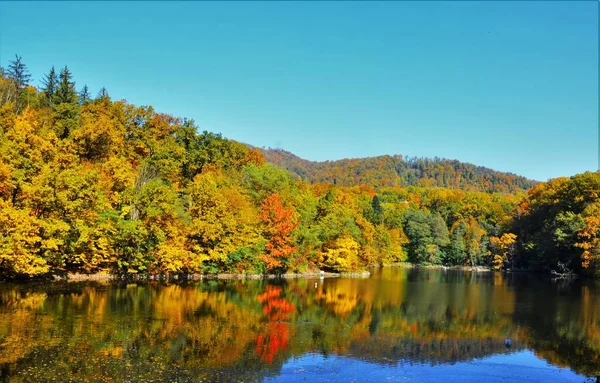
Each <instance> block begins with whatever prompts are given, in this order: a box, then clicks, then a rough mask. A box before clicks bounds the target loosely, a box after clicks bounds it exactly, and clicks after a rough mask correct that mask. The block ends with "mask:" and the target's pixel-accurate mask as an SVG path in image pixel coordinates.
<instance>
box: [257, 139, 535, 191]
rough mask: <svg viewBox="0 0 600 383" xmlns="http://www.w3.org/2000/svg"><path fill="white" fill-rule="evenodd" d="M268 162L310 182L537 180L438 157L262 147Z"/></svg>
mask: <svg viewBox="0 0 600 383" xmlns="http://www.w3.org/2000/svg"><path fill="white" fill-rule="evenodd" d="M261 152H262V154H263V156H264V157H265V160H266V161H267V162H270V163H272V164H275V165H278V166H281V167H284V168H285V169H287V170H288V171H290V172H292V173H293V174H296V175H297V176H298V177H300V178H302V179H304V180H306V181H308V182H311V183H319V182H323V183H332V184H337V185H345V186H352V185H358V184H368V185H372V186H375V187H385V186H410V185H417V186H430V187H435V186H438V187H446V188H451V189H463V190H471V191H485V192H500V193H512V192H515V191H517V190H526V189H529V188H531V187H532V186H533V185H535V184H536V181H532V180H529V179H527V178H525V177H522V176H518V175H516V174H512V173H503V172H498V171H495V170H492V169H488V168H485V167H482V166H476V165H473V164H470V163H465V162H460V161H457V160H448V159H441V158H437V157H436V158H434V159H429V158H418V157H403V156H401V155H394V156H388V155H386V156H378V157H368V158H353V159H343V160H337V161H325V162H314V161H308V160H305V159H302V158H300V157H298V156H296V155H294V154H293V153H290V152H287V151H285V150H282V149H271V148H269V149H261Z"/></svg>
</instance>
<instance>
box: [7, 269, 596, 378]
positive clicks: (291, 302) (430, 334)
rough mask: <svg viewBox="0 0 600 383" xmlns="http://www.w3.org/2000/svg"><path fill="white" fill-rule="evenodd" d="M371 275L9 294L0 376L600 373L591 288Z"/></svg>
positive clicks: (485, 276)
mask: <svg viewBox="0 0 600 383" xmlns="http://www.w3.org/2000/svg"><path fill="white" fill-rule="evenodd" d="M375 273H379V278H372V279H366V280H364V279H360V280H359V279H326V280H324V281H319V280H302V279H300V280H289V281H276V282H266V281H227V282H225V281H210V282H209V283H200V284H187V285H186V284H170V285H160V284H131V285H109V284H69V285H53V286H52V287H50V288H34V287H31V286H16V287H13V288H6V289H4V290H2V291H0V376H1V377H2V378H1V379H0V381H11V379H12V378H11V377H14V378H15V379H17V378H18V376H21V378H23V377H24V376H25V375H23V374H25V373H27V374H30V375H27V379H28V380H31V379H34V380H38V381H40V380H41V381H43V380H49V379H51V378H57V379H59V378H60V379H63V378H64V379H63V380H65V379H67V380H68V379H73V380H85V379H88V380H94V379H105V380H109V381H110V380H112V381H121V380H124V379H125V380H127V379H130V380H145V381H150V380H155V381H157V380H160V381H164V380H174V381H194V380H199V379H201V378H204V379H209V380H213V379H220V380H231V379H235V380H240V379H241V380H244V381H254V380H261V379H262V378H263V377H265V376H269V375H273V374H277V373H278V371H279V370H280V368H281V366H282V365H283V363H284V362H285V361H286V360H288V359H289V358H290V357H291V356H292V355H295V356H300V355H302V354H305V353H307V352H317V353H322V354H324V355H328V354H339V355H348V356H350V357H356V358H360V359H363V360H368V361H371V362H375V363H385V364H395V363H403V362H419V363H430V364H438V363H452V362H457V361H466V360H470V359H473V358H480V357H485V356H487V355H492V354H497V353H503V352H510V351H514V350H518V349H521V348H522V347H524V346H527V347H530V348H533V349H534V350H535V352H536V354H537V355H538V356H540V357H543V358H545V359H547V360H548V361H549V362H551V363H553V364H556V365H559V366H570V367H572V368H573V369H574V370H575V371H577V372H580V373H585V374H587V375H588V376H595V375H597V374H598V371H599V370H600V369H599V368H598V366H599V365H600V361H599V359H598V358H599V357H600V299H599V298H600V296H599V290H598V288H597V286H592V285H586V284H582V283H581V282H577V283H578V284H577V285H575V286H573V287H572V288H570V289H565V288H564V287H563V288H560V289H559V288H558V287H556V286H554V287H553V285H550V284H548V283H546V282H544V281H542V280H539V278H535V277H530V276H519V275H508V276H506V275H503V274H500V273H494V274H492V273H474V272H471V273H468V272H457V271H451V270H448V271H439V270H425V271H423V270H421V271H419V270H405V269H382V270H376V271H375ZM315 283H316V287H315ZM540 292H543V293H542V294H540ZM540 297H542V298H540ZM506 337H510V338H512V339H513V343H512V347H511V348H510V349H507V348H506V347H505V345H504V340H505V338H506ZM44 364H45V366H44ZM40 366H44V367H43V368H40ZM132 374H133V375H132ZM60 379H59V380H60ZM17 380H18V379H17ZM17 380H15V381H17Z"/></svg>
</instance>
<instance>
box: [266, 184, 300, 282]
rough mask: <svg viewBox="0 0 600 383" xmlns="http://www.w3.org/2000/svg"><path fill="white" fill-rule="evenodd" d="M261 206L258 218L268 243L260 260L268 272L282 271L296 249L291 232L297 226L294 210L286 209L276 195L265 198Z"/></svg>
mask: <svg viewBox="0 0 600 383" xmlns="http://www.w3.org/2000/svg"><path fill="white" fill-rule="evenodd" d="M261 205H262V210H261V212H260V218H261V220H262V221H263V222H264V223H265V224H266V226H265V232H264V235H265V237H266V238H267V240H268V242H267V244H266V246H265V248H266V251H265V254H263V255H261V256H260V259H261V260H262V261H263V262H265V264H266V266H267V269H268V270H269V271H273V270H277V269H282V268H284V267H285V266H286V264H287V260H288V258H289V257H290V256H291V255H292V254H293V253H294V252H295V251H296V249H297V247H296V246H294V239H293V238H292V232H293V231H294V229H296V227H297V226H298V222H297V221H296V219H295V218H294V209H293V208H291V207H290V208H287V209H286V208H285V206H284V205H283V202H282V201H281V197H280V196H279V194H277V193H275V194H271V195H270V196H268V197H266V198H265V199H264V201H262V203H261Z"/></svg>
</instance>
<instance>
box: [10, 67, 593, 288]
mask: <svg viewBox="0 0 600 383" xmlns="http://www.w3.org/2000/svg"><path fill="white" fill-rule="evenodd" d="M29 81H30V75H29V72H28V70H27V67H26V66H25V65H24V64H23V62H22V61H21V59H20V58H17V59H16V60H14V61H12V62H10V64H9V66H8V68H7V70H2V71H1V74H0V274H1V275H2V276H4V277H23V276H36V275H47V274H51V273H64V272H85V273H95V272H111V273H197V272H202V273H218V272H228V273H285V272H291V271H299V272H302V271H306V270H316V269H317V268H319V269H324V270H331V271H357V270H364V269H365V268H366V267H367V266H370V265H389V264H394V263H398V262H404V261H409V262H413V263H420V264H445V265H469V266H473V265H489V266H493V267H495V268H497V269H501V268H511V267H522V266H527V267H535V268H541V269H553V268H556V267H557V266H558V265H559V262H560V263H561V264H565V265H566V267H568V268H570V269H573V270H575V271H577V272H595V271H596V270H598V269H599V268H600V265H599V263H598V258H599V255H598V248H599V247H600V246H599V238H600V232H599V230H600V223H599V221H600V218H599V216H600V214H599V206H600V202H599V201H600V199H599V195H598V194H599V191H600V173H598V172H596V173H586V174H583V175H579V176H576V177H572V178H570V179H568V178H564V179H558V180H553V181H551V182H549V183H545V184H544V183H542V184H538V185H536V186H535V187H534V188H533V189H532V190H530V191H529V193H528V194H527V195H526V194H525V192H520V191H518V189H519V188H517V187H516V186H515V185H516V182H517V180H518V178H510V177H508V178H506V181H505V183H504V184H503V185H505V186H506V188H507V190H512V189H514V190H517V192H516V193H487V192H482V191H472V190H459V189H456V188H455V187H461V185H463V184H461V182H463V181H461V180H462V178H463V175H464V174H467V172H466V170H465V171H462V172H461V173H460V176H459V175H458V173H456V171H455V173H454V174H455V177H457V178H456V179H457V180H458V184H457V185H454V188H452V189H450V188H429V187H426V186H432V184H427V183H425V184H424V185H411V186H408V187H400V186H390V187H384V186H385V185H387V181H385V182H375V181H373V185H376V186H378V188H374V187H373V186H369V185H357V186H346V185H344V182H331V183H315V184H310V183H307V182H305V181H303V180H299V179H295V178H293V177H292V176H291V175H290V173H289V172H287V171H286V170H284V169H282V168H280V167H277V166H274V165H272V164H268V163H265V161H264V158H263V156H262V155H261V153H260V152H259V151H258V150H255V149H250V148H248V147H247V146H246V145H244V144H241V143H238V142H235V141H231V140H228V139H226V138H224V137H222V136H221V135H220V134H215V133H210V132H206V131H202V130H201V129H199V127H197V126H196V125H195V124H194V122H193V121H191V120H187V119H182V118H178V117H174V116H171V115H168V114H163V113H159V112H157V111H155V110H154V109H153V108H152V107H150V106H135V105H132V104H130V103H128V102H126V101H124V100H121V101H117V100H111V98H110V96H109V94H108V92H107V91H106V89H101V90H100V91H99V92H98V94H97V96H96V97H92V96H90V91H89V89H88V88H87V86H82V87H80V90H79V92H77V89H76V85H75V82H74V79H73V76H72V74H71V73H70V71H69V69H68V67H66V66H65V67H64V68H62V69H61V70H60V71H58V72H57V71H55V69H54V68H52V69H51V70H50V71H49V72H48V73H47V74H46V75H45V79H44V86H43V87H42V88H41V89H36V88H34V87H32V86H31V85H29ZM398 161H399V159H396V160H394V159H393V158H391V159H390V161H389V162H388V163H387V164H388V165H389V167H390V169H397V167H395V166H396V165H395V164H397V163H398ZM369 163H370V164H371V165H370V166H373V169H372V170H373V172H374V174H375V173H377V174H381V172H379V173H378V172H377V169H378V168H377V167H375V164H376V162H372V163H371V162H369ZM415 163H418V161H416V162H415ZM424 163H428V164H430V165H431V166H432V169H433V168H435V167H436V166H438V165H439V166H441V164H445V163H446V162H443V161H441V162H440V161H438V162H435V161H433V162H424ZM388 165H384V164H383V163H382V164H381V165H380V167H381V168H386V166H388ZM392 165H393V166H394V167H392ZM423 166H425V165H423ZM427 166H429V165H427ZM464 166H465V169H467V168H469V166H470V165H464ZM348 169H350V170H347V172H348V173H353V172H354V170H352V169H353V168H352V167H351V166H348ZM448 169H449V170H448V174H450V173H451V171H450V170H451V169H460V167H459V166H458V165H457V166H456V167H454V166H450V167H449V168H448ZM394 171H395V170H394ZM394 174H396V176H398V177H400V174H402V173H394ZM435 174H438V173H435V172H433V173H431V175H428V177H431V178H428V179H431V180H436V179H437V180H439V182H442V183H444V182H453V181H452V177H450V178H444V177H443V176H439V177H438V176H436V175H435ZM440 174H441V173H440ZM473 174H476V173H473ZM482 174H483V173H482ZM489 174H490V177H491V176H492V175H493V176H494V177H499V176H498V175H497V174H495V173H489ZM374 177H375V176H374ZM407 177H408V176H407ZM415 177H417V176H415ZM436 177H437V178H436ZM482 177H483V178H481V180H485V179H488V178H485V176H484V175H482ZM459 178H460V179H459ZM407 179H408V178H407ZM490 180H491V178H490ZM509 180H512V181H510V182H509ZM411 182H412V181H411ZM419 182H420V181H419ZM419 182H417V183H419ZM436 182H437V181H436ZM465 182H466V181H465ZM482 182H483V181H482ZM489 182H490V183H489V184H485V183H482V188H483V189H487V188H491V187H492V185H493V183H492V181H489ZM511 182H512V183H511ZM523 182H525V181H523ZM527 182H529V181H527ZM434 184H435V183H434ZM464 185H470V184H464ZM484 185H487V186H484ZM498 185H500V184H498ZM509 185H513V186H509ZM524 185H525V183H524V184H523V186H524ZM497 187H500V186H497ZM466 188H467V189H472V188H471V187H466ZM503 191H504V192H505V191H506V190H503Z"/></svg>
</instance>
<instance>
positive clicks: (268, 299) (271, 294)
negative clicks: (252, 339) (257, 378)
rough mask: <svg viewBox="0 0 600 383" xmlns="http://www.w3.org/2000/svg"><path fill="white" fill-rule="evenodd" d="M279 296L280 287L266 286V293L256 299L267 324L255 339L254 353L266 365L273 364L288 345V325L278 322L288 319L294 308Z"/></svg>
mask: <svg viewBox="0 0 600 383" xmlns="http://www.w3.org/2000/svg"><path fill="white" fill-rule="evenodd" d="M280 295H281V287H277V286H267V291H265V292H264V293H262V294H260V295H259V296H258V297H257V299H258V301H259V302H261V303H262V304H263V313H264V314H265V315H266V316H267V318H268V320H269V322H268V323H267V326H266V328H265V332H264V333H263V334H260V335H258V337H257V338H256V348H255V350H254V352H255V353H257V354H259V355H260V359H261V360H262V361H263V362H266V363H273V360H274V359H275V356H276V355H277V353H278V352H279V351H280V350H284V349H286V348H288V346H289V344H290V329H289V325H288V324H287V323H281V322H280V321H282V320H287V319H289V318H290V314H291V313H292V312H294V311H295V310H296V308H295V307H294V306H293V305H292V304H291V303H290V302H288V301H287V300H286V299H284V298H281V297H280Z"/></svg>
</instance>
